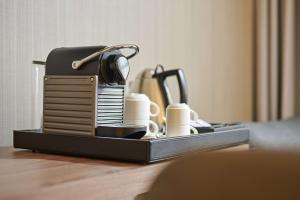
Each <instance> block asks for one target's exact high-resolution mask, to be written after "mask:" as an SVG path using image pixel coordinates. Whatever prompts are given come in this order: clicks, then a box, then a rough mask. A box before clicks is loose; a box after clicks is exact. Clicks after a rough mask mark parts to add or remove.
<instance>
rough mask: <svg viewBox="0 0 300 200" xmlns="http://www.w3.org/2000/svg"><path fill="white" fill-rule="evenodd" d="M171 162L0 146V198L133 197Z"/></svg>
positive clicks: (238, 149)
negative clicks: (116, 158)
mask: <svg viewBox="0 0 300 200" xmlns="http://www.w3.org/2000/svg"><path fill="white" fill-rule="evenodd" d="M248 148H249V145H247V144H245V145H240V146H236V147H231V148H227V149H224V150H218V151H219V152H222V151H226V152H228V151H245V150H248ZM170 162H171V161H166V162H160V163H156V164H150V165H143V164H137V163H128V162H117V161H108V160H96V159H88V158H80V157H69V156H61V155H53V154H43V153H33V152H31V151H28V150H16V149H14V148H12V147H0V199H1V200H2V199H51V200H52V199H72V200H73V199H105V200H109V199H118V200H119V199H125V200H127V199H134V198H135V197H136V196H137V195H138V194H141V193H144V192H146V191H147V190H148V188H149V186H150V185H151V183H152V181H153V180H154V179H155V178H156V176H157V175H158V174H159V173H160V172H161V170H162V169H164V168H165V167H166V166H167V165H168V164H169V163H170Z"/></svg>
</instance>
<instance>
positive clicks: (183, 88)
mask: <svg viewBox="0 0 300 200" xmlns="http://www.w3.org/2000/svg"><path fill="white" fill-rule="evenodd" d="M169 76H176V77H177V81H178V85H179V92H180V103H186V104H187V96H188V94H187V81H186V78H185V76H184V72H183V70H182V69H173V70H168V71H162V72H159V73H157V71H155V74H154V75H153V78H157V81H158V84H159V87H160V88H161V90H162V93H163V98H164V102H165V106H166V107H167V106H168V105H169V104H170V103H171V102H170V99H171V94H170V90H169V87H168V85H167V82H166V78H167V77H169Z"/></svg>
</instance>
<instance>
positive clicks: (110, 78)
mask: <svg viewBox="0 0 300 200" xmlns="http://www.w3.org/2000/svg"><path fill="white" fill-rule="evenodd" d="M122 49H130V50H133V52H132V53H131V54H130V55H127V56H125V55H123V54H122V52H121V50H122ZM138 52H139V48H138V46H136V45H131V44H126V45H117V46H111V47H107V46H88V47H67V48H66V47H63V48H57V49H54V50H52V51H51V52H50V54H49V55H48V57H47V60H46V63H45V64H46V67H45V77H44V101H43V102H44V103H43V132H44V133H60V134H83V135H95V132H96V131H97V130H96V128H97V127H99V126H106V125H114V124H120V123H122V122H123V110H124V95H125V84H126V79H127V76H128V73H129V62H128V60H129V59H130V58H132V57H133V56H135V55H136V54H137V53H138Z"/></svg>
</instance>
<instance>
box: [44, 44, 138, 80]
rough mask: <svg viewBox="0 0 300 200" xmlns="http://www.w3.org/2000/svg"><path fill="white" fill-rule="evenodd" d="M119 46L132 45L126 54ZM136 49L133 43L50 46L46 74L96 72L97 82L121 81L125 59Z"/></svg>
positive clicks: (125, 70)
mask: <svg viewBox="0 0 300 200" xmlns="http://www.w3.org/2000/svg"><path fill="white" fill-rule="evenodd" d="M121 49H133V50H134V52H133V53H132V54H130V55H128V56H124V55H123V54H122V53H121V51H120V50H121ZM138 52H139V48H138V46H136V45H130V44H125V45H116V46H111V47H106V46H87V47H62V48H57V49H53V50H52V51H51V52H50V53H49V55H48V57H47V60H46V71H45V74H46V75H65V76H69V75H74V76H80V75H87V76H88V75H99V83H105V84H122V85H124V84H125V82H126V79H127V77H128V73H129V68H130V67H129V62H128V59H130V58H132V57H133V56H135V55H136V54H137V53H138Z"/></svg>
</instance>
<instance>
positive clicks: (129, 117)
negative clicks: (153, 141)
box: [124, 93, 160, 136]
mask: <svg viewBox="0 0 300 200" xmlns="http://www.w3.org/2000/svg"><path fill="white" fill-rule="evenodd" d="M151 107H152V108H153V110H154V112H153V113H152V112H151ZM159 112H160V110H159V106H158V105H157V104H156V103H154V102H152V101H150V99H149V98H148V96H146V95H145V94H139V93H131V94H129V95H128V96H127V97H126V98H125V109H124V123H125V124H131V125H143V126H147V134H146V136H154V135H156V134H157V133H158V132H159V127H158V125H157V124H156V123H155V122H154V121H152V120H150V117H154V116H158V115H159ZM151 129H152V131H151Z"/></svg>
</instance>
